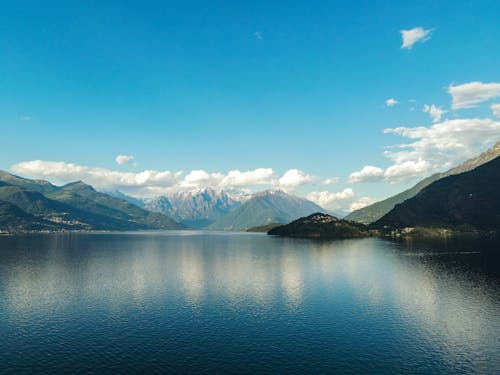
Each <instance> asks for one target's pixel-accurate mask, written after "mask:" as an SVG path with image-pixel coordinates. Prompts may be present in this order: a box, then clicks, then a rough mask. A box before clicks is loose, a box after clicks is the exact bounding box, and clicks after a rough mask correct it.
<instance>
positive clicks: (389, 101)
mask: <svg viewBox="0 0 500 375" xmlns="http://www.w3.org/2000/svg"><path fill="white" fill-rule="evenodd" d="M398 103H399V102H398V101H397V100H396V99H394V98H389V99H387V100H386V101H385V105H386V106H387V107H394V106H395V105H396V104H398Z"/></svg>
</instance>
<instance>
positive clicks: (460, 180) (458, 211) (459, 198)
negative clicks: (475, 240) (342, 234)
mask: <svg viewBox="0 0 500 375" xmlns="http://www.w3.org/2000/svg"><path fill="white" fill-rule="evenodd" d="M499 192H500V157H497V158H496V159H493V160H491V161H489V162H487V163H484V164H481V165H479V166H478V167H476V168H474V169H473V170H471V171H468V172H463V173H460V174H452V175H450V176H447V177H444V178H441V179H439V180H438V181H435V182H433V183H432V184H430V185H428V186H427V187H425V188H424V189H422V190H421V191H420V192H419V193H418V194H417V195H415V196H414V197H412V198H410V199H407V200H406V201H404V202H403V203H401V204H397V205H396V206H395V207H394V208H393V209H392V210H391V211H390V212H388V213H387V214H386V215H384V216H383V217H382V218H380V219H379V220H377V221H376V222H375V223H373V226H374V227H378V228H380V227H389V228H404V227H426V228H449V229H457V230H469V229H471V230H496V231H498V230H500V194H499Z"/></svg>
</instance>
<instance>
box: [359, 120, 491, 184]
mask: <svg viewBox="0 0 500 375" xmlns="http://www.w3.org/2000/svg"><path fill="white" fill-rule="evenodd" d="M384 133H392V134H397V135H400V136H402V137H404V138H407V139H410V140H412V142H410V143H403V144H398V145H395V146H391V147H389V148H388V149H387V150H386V151H385V152H384V155H385V156H386V157H387V158H389V159H390V160H391V161H392V163H393V164H392V165H391V166H390V167H388V168H387V169H385V170H383V169H381V168H378V167H373V166H366V167H364V168H363V169H361V171H359V172H353V173H351V175H350V178H349V182H351V183H356V182H373V181H381V180H384V181H387V182H390V183H397V182H404V181H408V180H411V179H413V178H416V177H419V178H422V177H424V176H426V175H429V174H431V173H434V172H438V171H443V170H446V169H449V168H451V167H452V166H454V165H458V164H459V163H461V162H463V161H464V160H466V159H469V158H471V157H474V156H476V155H477V154H479V152H481V151H483V150H484V149H485V148H486V147H489V146H491V145H492V144H494V143H495V142H497V141H498V140H499V139H500V121H494V120H492V119H488V118H486V119H481V118H471V119H453V120H445V121H442V122H440V123H437V124H433V125H431V126H428V127H425V126H420V127H413V128H411V127H399V128H388V129H385V130H384Z"/></svg>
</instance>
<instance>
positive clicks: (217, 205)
mask: <svg viewBox="0 0 500 375" xmlns="http://www.w3.org/2000/svg"><path fill="white" fill-rule="evenodd" d="M244 199H245V195H244V194H243V195H239V196H238V195H236V194H234V193H228V192H225V191H223V190H215V189H211V188H205V189H202V190H197V191H186V192H179V193H175V194H172V195H169V196H161V197H158V198H153V199H146V200H144V204H145V208H146V209H148V210H151V211H155V212H161V213H162V214H164V215H166V216H168V217H170V218H175V219H174V220H176V221H178V222H180V223H182V224H184V225H186V226H188V227H191V228H204V227H206V226H208V225H209V224H211V223H212V222H214V221H215V220H217V219H219V218H221V217H222V216H224V215H226V214H227V213H228V212H229V211H231V210H232V209H234V208H236V207H238V206H239V205H240V204H241V200H244Z"/></svg>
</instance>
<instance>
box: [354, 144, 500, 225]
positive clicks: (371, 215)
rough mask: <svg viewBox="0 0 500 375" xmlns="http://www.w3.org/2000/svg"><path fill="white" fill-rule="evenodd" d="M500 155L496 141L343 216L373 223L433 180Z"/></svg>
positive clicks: (465, 169) (458, 172) (499, 145)
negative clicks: (394, 192)
mask: <svg viewBox="0 0 500 375" xmlns="http://www.w3.org/2000/svg"><path fill="white" fill-rule="evenodd" d="M498 156H500V142H497V143H496V144H495V145H494V146H493V147H492V148H490V149H489V150H487V151H485V152H483V153H482V154H481V155H479V156H478V157H475V158H472V159H469V160H467V161H466V162H464V163H463V164H461V165H459V166H458V167H455V168H452V169H450V170H448V171H447V172H444V173H436V174H433V175H432V176H429V177H427V178H425V179H423V180H422V181H420V182H418V183H417V184H416V185H414V186H413V187H411V188H410V189H407V190H405V191H403V192H401V193H399V194H396V195H394V196H392V197H390V198H387V199H384V200H383V201H380V202H376V203H374V204H372V205H369V206H366V207H363V208H361V209H359V210H356V211H353V212H352V213H350V214H349V215H347V216H346V217H345V219H346V220H350V221H357V222H360V223H364V224H370V223H373V222H375V221H377V220H379V219H381V218H382V217H383V216H384V215H385V214H387V213H388V212H389V211H391V210H392V209H393V208H394V207H395V206H396V205H397V204H399V203H402V202H404V201H405V200H407V199H410V198H412V197H414V196H415V195H417V194H418V193H419V192H420V191H421V190H422V189H424V188H425V187H427V186H429V185H430V184H432V183H433V182H435V181H438V180H440V179H442V178H445V177H448V176H452V175H456V174H460V173H463V172H467V171H471V170H473V169H474V168H477V167H478V166H480V165H482V164H484V163H487V162H489V161H491V160H493V159H495V158H496V157H498Z"/></svg>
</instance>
